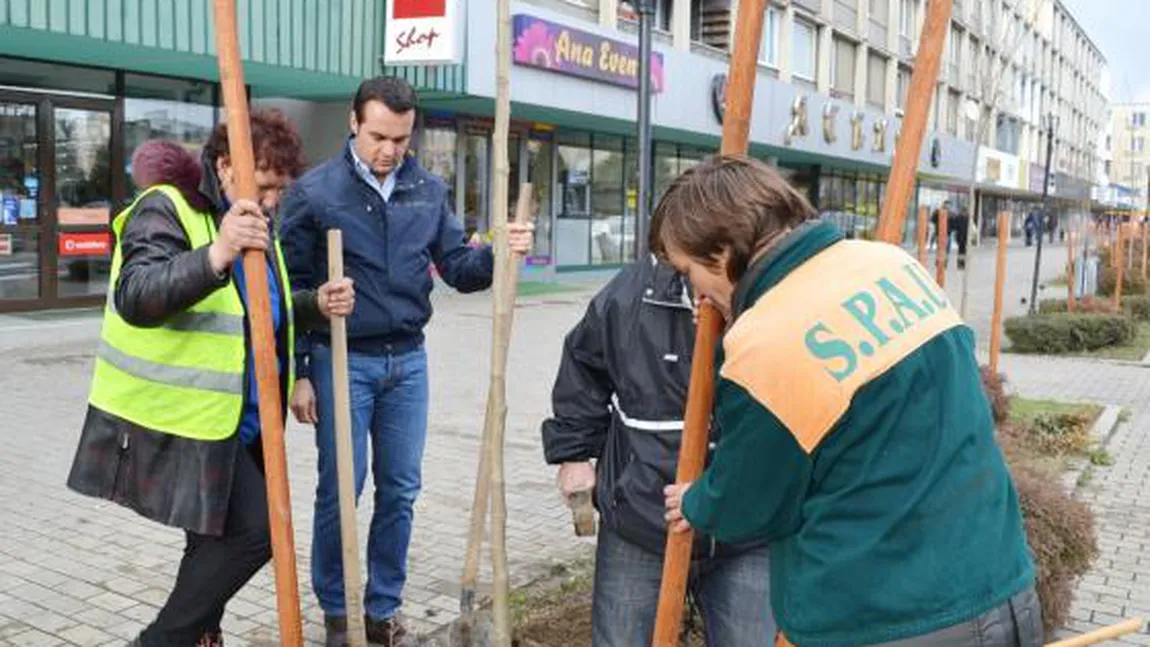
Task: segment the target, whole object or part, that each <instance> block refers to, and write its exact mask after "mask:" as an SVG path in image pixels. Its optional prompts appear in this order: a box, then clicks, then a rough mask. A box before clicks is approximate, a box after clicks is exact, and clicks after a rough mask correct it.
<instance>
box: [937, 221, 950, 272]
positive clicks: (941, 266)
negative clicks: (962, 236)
mask: <svg viewBox="0 0 1150 647" xmlns="http://www.w3.org/2000/svg"><path fill="white" fill-rule="evenodd" d="M949 215H950V214H948V213H947V211H946V209H943V208H939V210H938V249H937V250H936V251H935V267H934V281H935V283H938V287H940V288H945V287H946V261H947V254H948V253H949V252H950V221H949V220H948V219H947V216H949Z"/></svg>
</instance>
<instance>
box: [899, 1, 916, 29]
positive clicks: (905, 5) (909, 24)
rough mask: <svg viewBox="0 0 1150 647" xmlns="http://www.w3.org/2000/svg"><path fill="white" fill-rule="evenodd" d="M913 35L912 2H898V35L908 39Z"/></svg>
mask: <svg viewBox="0 0 1150 647" xmlns="http://www.w3.org/2000/svg"><path fill="white" fill-rule="evenodd" d="M913 33H914V0H898V34H899V36H903V37H905V38H910V37H911V34H913Z"/></svg>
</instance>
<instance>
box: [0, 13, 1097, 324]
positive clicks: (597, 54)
mask: <svg viewBox="0 0 1150 647" xmlns="http://www.w3.org/2000/svg"><path fill="white" fill-rule="evenodd" d="M736 2H737V0H656V3H655V4H656V13H655V21H656V33H655V43H654V55H653V57H652V81H653V87H654V98H653V101H652V104H653V105H652V122H653V130H654V139H655V150H654V153H653V154H654V160H653V164H652V167H653V173H654V178H653V179H654V184H655V192H656V195H658V194H659V192H661V191H662V190H663V189H664V188H665V187H666V186H667V185H668V184H669V182H670V181H671V180H672V179H673V178H674V177H675V176H676V175H677V174H678V173H680V172H681V171H683V170H684V169H686V168H689V167H690V166H691V165H693V164H695V163H697V162H698V160H700V159H702V157H703V156H705V155H707V154H710V153H711V152H713V151H714V150H715V149H716V148H717V146H718V143H719V137H720V134H721V130H722V119H723V114H724V108H725V104H724V101H725V90H726V72H727V67H728V58H727V57H728V52H729V50H730V46H731V39H732V37H733V34H734V22H733V21H734V16H735V11H736V6H735V3H736ZM430 4H431V5H434V4H435V3H430ZM396 5H397V3H396V2H395V0H325V1H324V2H312V1H311V0H242V1H241V2H239V6H240V7H241V11H240V12H239V19H240V36H241V48H242V50H243V56H244V61H245V71H246V78H247V82H248V84H249V90H250V94H251V97H252V100H253V103H254V104H255V105H257V106H274V107H278V108H281V109H284V110H286V111H287V112H288V113H289V115H290V116H291V117H292V118H293V119H294V120H295V121H296V122H297V124H298V125H299V126H300V128H301V131H302V134H303V138H304V142H305V146H306V148H307V152H308V156H309V158H310V159H311V160H312V161H320V160H322V159H323V158H325V157H326V156H327V155H330V154H332V153H333V152H335V151H336V150H338V149H339V148H340V147H341V146H343V145H344V138H345V137H346V135H347V114H348V108H349V102H350V97H351V95H352V93H353V92H354V89H355V87H356V86H357V84H358V83H359V82H360V81H361V80H362V79H363V78H366V77H369V76H372V75H375V74H379V73H380V72H381V71H382V72H384V73H387V74H396V75H401V76H403V77H405V78H407V79H408V80H410V81H411V82H412V84H413V85H415V86H416V87H417V89H418V90H419V92H420V96H421V105H422V108H423V109H422V111H421V120H420V124H419V129H418V133H417V141H416V142H415V152H416V154H418V155H419V157H420V159H421V160H422V162H423V163H424V164H425V165H426V166H427V167H428V168H430V169H432V170H433V171H434V172H435V173H437V174H438V175H440V176H441V177H443V178H444V180H445V181H446V182H447V183H448V186H449V187H450V188H451V189H452V192H451V197H450V200H451V201H452V204H453V206H454V209H455V211H456V213H457V214H458V215H459V216H460V217H461V218H462V219H463V220H464V221H465V223H466V224H467V228H468V229H469V231H472V232H474V233H476V234H478V235H482V234H484V233H485V231H486V230H487V228H488V223H489V222H490V210H491V205H490V195H491V194H490V191H491V178H492V175H493V173H492V169H491V159H490V158H491V134H492V116H493V113H494V96H495V78H494V69H495V63H496V61H495V28H494V6H493V3H491V2H489V1H480V0H452V1H451V2H448V3H446V6H449V7H452V8H453V11H452V12H451V17H450V19H449V22H450V23H451V24H448V25H443V24H441V28H442V29H446V30H450V31H451V32H452V33H453V34H455V35H457V36H458V38H456V39H454V40H453V41H452V42H454V43H458V51H457V52H455V55H453V57H451V58H450V59H445V60H441V61H439V63H438V64H436V65H433V66H415V65H406V64H405V65H399V66H386V67H385V66H384V65H383V64H382V59H383V56H384V53H385V52H388V51H390V50H389V47H391V46H392V45H393V44H394V43H395V42H397V39H400V38H401V37H402V36H403V33H401V32H400V31H399V30H398V29H395V30H394V31H392V32H390V33H389V31H388V25H389V21H391V20H392V18H393V17H392V16H390V15H389V8H394V7H395V6H396ZM211 6H212V3H211V2H210V1H209V0H187V1H186V2H179V3H168V2H156V1H155V0H70V1H68V2H64V1H62V0H5V1H4V2H0V8H2V9H0V207H2V208H0V312H3V311H11V310H27V309H42V308H57V307H74V306H81V305H92V304H97V303H100V302H101V300H102V299H103V298H104V293H105V290H106V278H107V268H108V258H109V254H110V251H111V244H112V240H111V237H110V234H109V231H108V224H109V220H110V218H111V216H112V215H113V214H114V213H115V212H116V209H118V208H119V206H120V205H122V204H124V202H125V201H126V200H128V199H130V198H131V197H132V196H133V194H134V193H135V191H136V188H135V187H133V186H132V184H131V180H130V172H129V171H130V169H129V168H128V161H129V160H130V159H131V154H132V151H133V150H134V148H135V146H137V145H138V144H139V143H140V142H142V141H143V140H145V139H147V138H150V137H165V138H170V139H175V140H178V141H181V142H184V143H186V145H188V146H189V147H193V146H195V145H197V144H198V143H200V142H202V141H203V139H204V138H205V137H206V134H207V133H208V132H209V131H210V129H211V128H212V127H213V125H214V124H215V123H217V122H218V121H219V120H220V119H221V118H222V115H221V112H222V111H221V109H220V97H219V95H220V93H219V87H218V85H217V84H216V79H217V72H216V59H215V56H214V53H215V48H214V42H213V37H212V33H211V28H210V26H211V25H212V15H211V11H212V8H211ZM421 6H422V5H421ZM954 7H955V11H954V18H953V20H952V24H951V27H950V35H949V42H948V43H947V46H946V56H945V59H944V65H943V68H942V74H941V78H940V80H939V83H938V86H937V89H936V93H935V97H934V101H933V110H932V116H931V122H930V124H929V127H928V132H927V134H926V137H925V140H924V142H923V148H922V153H921V156H920V159H919V172H918V187H917V191H916V203H915V204H914V205H912V206H911V209H914V208H916V206H917V204H924V205H928V206H932V207H933V206H936V205H937V204H938V203H940V202H941V201H942V200H943V199H947V198H949V199H951V200H952V201H954V202H955V204H957V205H960V206H966V205H964V202H965V193H964V188H965V185H966V183H967V181H968V179H969V178H971V177H972V174H974V175H975V177H976V179H977V181H978V183H979V187H980V201H979V204H977V205H975V207H976V208H981V209H982V210H983V211H987V212H988V213H995V212H997V210H998V209H1000V208H1002V206H1003V205H1004V204H1005V205H1009V204H1013V203H1015V202H1018V201H1025V200H1034V199H1037V197H1038V195H1039V194H1040V193H1041V190H1042V175H1041V171H1042V166H1041V163H1042V162H1044V161H1045V160H1044V157H1043V156H1044V151H1045V139H1044V137H1043V135H1042V123H1041V122H1042V116H1043V115H1045V114H1047V113H1048V112H1050V111H1055V112H1057V113H1058V114H1059V115H1060V116H1061V119H1060V122H1059V124H1058V129H1057V131H1058V132H1057V135H1058V145H1057V147H1056V155H1055V160H1054V161H1055V164H1054V172H1055V181H1054V182H1052V187H1053V189H1054V196H1055V197H1056V199H1060V200H1064V206H1065V208H1066V209H1069V208H1071V205H1073V204H1076V202H1075V201H1076V200H1077V199H1078V198H1079V197H1080V194H1083V193H1085V187H1087V186H1088V179H1087V178H1088V177H1089V176H1090V175H1091V173H1090V168H1091V163H1092V160H1095V159H1096V158H1095V157H1094V156H1093V155H1094V154H1096V152H1097V151H1096V144H1097V141H1098V137H1099V136H1100V133H1101V132H1102V131H1101V128H1100V127H1101V125H1102V123H1103V121H1104V120H1103V117H1102V115H1103V114H1104V110H1105V101H1104V98H1102V97H1103V96H1104V95H1103V94H1102V91H1103V90H1104V88H1102V87H1099V86H1098V85H1097V80H1098V79H1099V78H1103V77H1100V75H1099V73H1098V72H1099V69H1100V68H1103V67H1104V66H1105V61H1104V60H1103V58H1102V56H1101V54H1100V53H1099V52H1098V51H1097V48H1095V47H1094V45H1093V44H1092V43H1091V41H1090V39H1089V38H1088V37H1087V36H1086V35H1085V34H1083V33H1082V31H1081V29H1080V28H1079V27H1078V25H1077V23H1076V22H1075V21H1074V20H1073V17H1072V16H1070V15H1069V13H1068V12H1067V11H1066V10H1065V8H1064V7H1063V5H1062V4H1061V2H1059V0H1006V1H1003V0H995V1H993V2H992V1H991V0H955V3H954ZM635 9H636V7H635V4H634V3H633V2H632V1H629V0H516V1H514V2H513V3H512V13H513V18H514V33H513V38H514V43H513V50H514V51H513V54H512V56H513V63H514V65H513V69H512V77H511V91H512V100H513V107H512V128H511V137H512V140H511V146H510V153H511V173H512V176H511V186H512V191H511V203H509V204H508V205H507V208H508V209H511V208H512V205H513V204H514V201H515V200H516V199H517V193H518V188H519V186H520V182H521V181H526V180H529V181H530V182H531V184H532V191H533V192H534V196H533V197H534V200H533V205H534V207H535V209H536V210H537V215H536V222H537V237H536V246H535V250H534V253H533V254H532V255H531V256H530V257H529V258H528V259H527V262H526V264H525V267H524V268H523V270H522V271H523V272H524V274H525V275H530V276H533V277H540V278H552V277H554V276H556V275H557V274H561V273H565V272H577V271H585V270H603V269H611V268H614V267H618V266H619V265H620V264H621V263H624V262H626V261H628V260H630V259H631V257H632V254H633V243H634V231H635V219H636V217H637V211H638V204H637V187H638V167H639V164H638V151H637V142H636V138H635V123H634V122H635V115H636V105H637V104H636V96H637V86H638V51H637V48H636V46H635V43H636V36H635V31H636V28H637V26H636V21H635V18H636V14H635ZM923 11H924V4H923V0H787V1H786V2H781V1H778V0H771V2H770V8H769V9H768V10H767V15H766V16H765V19H766V20H765V22H766V29H765V33H764V36H763V39H762V42H761V43H760V48H759V52H760V66H759V72H758V79H757V85H756V97H755V107H754V113H753V116H752V117H753V118H752V124H751V154H752V155H755V156H757V157H760V158H762V159H766V160H769V161H770V162H771V163H773V164H776V165H777V166H778V167H779V168H780V169H781V170H782V171H783V172H784V173H785V174H786V175H787V176H788V177H789V178H790V180H791V181H792V182H794V183H795V184H796V185H798V186H800V187H802V188H803V189H804V190H806V191H807V192H808V194H809V195H810V197H811V200H812V202H813V203H814V204H815V205H816V206H817V207H818V209H819V211H820V212H821V213H822V214H823V215H824V216H825V217H828V218H833V219H836V220H838V221H839V222H840V223H841V224H842V225H843V227H844V229H846V230H847V231H848V232H849V233H851V234H852V235H858V236H863V235H866V234H867V233H868V232H869V231H870V230H871V229H872V228H873V226H874V224H875V222H876V220H877V215H878V213H879V209H880V207H881V203H882V195H883V190H884V188H885V187H884V182H885V178H886V175H887V173H888V170H889V166H890V162H891V158H892V156H893V153H894V149H895V142H896V138H897V136H898V133H899V129H900V124H901V119H902V108H903V106H904V105H905V100H906V89H907V86H908V84H909V79H910V72H911V65H912V64H913V59H914V54H915V52H916V48H917V45H918V39H919V34H920V31H921V22H922V19H923ZM420 42H426V41H419V40H418V39H412V38H408V39H407V41H406V44H407V46H410V45H413V44H419V43H420ZM996 61H997V62H998V63H1000V64H1001V63H1002V62H1003V61H1005V62H1006V68H1005V69H1006V73H1005V74H1004V75H1003V77H1002V83H1001V87H1000V88H999V92H997V93H994V92H992V90H993V88H992V87H991V86H992V84H989V83H987V82H986V80H985V79H986V78H987V77H988V74H987V71H988V70H992V69H996V67H995V65H994V63H995V62H996ZM991 95H997V96H991ZM979 115H988V116H989V117H990V119H989V121H988V123H989V127H988V128H987V129H986V130H985V132H984V133H983V134H982V137H981V139H980V141H981V143H982V144H984V145H983V146H980V147H978V146H976V145H975V140H976V139H978V133H977V123H978V117H979ZM976 149H977V150H976ZM1020 210H1021V209H1020ZM910 221H911V222H912V223H913V222H914V219H913V218H912V219H910ZM908 240H913V232H912V231H908Z"/></svg>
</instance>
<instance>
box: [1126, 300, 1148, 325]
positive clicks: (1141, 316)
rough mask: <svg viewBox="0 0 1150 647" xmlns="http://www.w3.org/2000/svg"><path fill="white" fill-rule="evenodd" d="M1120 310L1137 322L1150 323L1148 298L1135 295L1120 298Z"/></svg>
mask: <svg viewBox="0 0 1150 647" xmlns="http://www.w3.org/2000/svg"><path fill="white" fill-rule="evenodd" d="M1122 309H1123V310H1125V311H1126V314H1128V315H1130V316H1131V317H1134V319H1136V320H1137V321H1150V296H1147V295H1145V294H1135V295H1131V296H1129V297H1125V296H1124V297H1122Z"/></svg>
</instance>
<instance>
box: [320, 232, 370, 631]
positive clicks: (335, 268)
mask: <svg viewBox="0 0 1150 647" xmlns="http://www.w3.org/2000/svg"><path fill="white" fill-rule="evenodd" d="M327 278H328V280H329V281H339V280H341V279H343V233H342V232H341V231H340V230H338V229H329V230H328V232H327ZM331 368H332V391H333V392H334V396H335V398H334V399H335V460H336V474H337V476H338V477H339V540H340V547H341V548H342V550H343V589H344V601H345V604H346V609H347V639H348V644H350V645H351V647H366V645H367V634H366V633H365V629H364V626H363V584H362V583H361V580H360V570H359V569H360V566H359V534H358V533H357V532H356V527H355V508H356V505H355V503H356V502H355V499H356V497H355V450H354V449H353V448H352V444H351V382H350V380H349V378H348V365H347V321H346V320H344V318H343V317H332V318H331Z"/></svg>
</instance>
